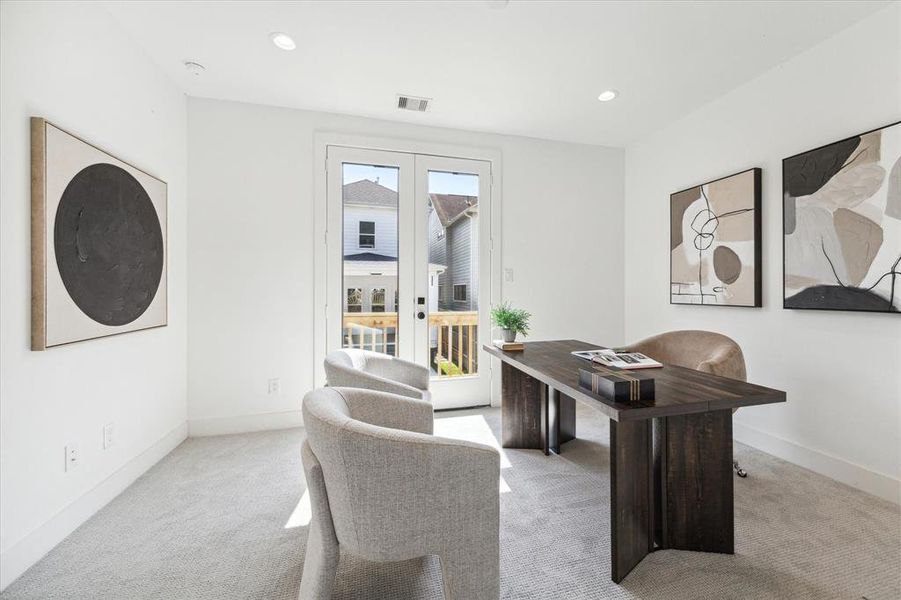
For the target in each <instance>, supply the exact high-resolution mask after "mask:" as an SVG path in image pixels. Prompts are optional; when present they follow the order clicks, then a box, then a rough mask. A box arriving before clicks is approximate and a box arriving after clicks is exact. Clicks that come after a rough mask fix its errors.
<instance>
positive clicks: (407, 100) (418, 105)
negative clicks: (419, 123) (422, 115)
mask: <svg viewBox="0 0 901 600" xmlns="http://www.w3.org/2000/svg"><path fill="white" fill-rule="evenodd" d="M431 103H432V99H431V98H417V97H416V96H405V95H403V94H398V95H397V108H399V109H401V110H412V111H415V112H425V111H426V110H427V109H428V108H429V104H431Z"/></svg>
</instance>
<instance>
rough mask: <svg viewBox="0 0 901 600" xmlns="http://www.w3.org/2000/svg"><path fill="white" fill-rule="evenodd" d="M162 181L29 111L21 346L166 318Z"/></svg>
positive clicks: (130, 327) (62, 341)
mask: <svg viewBox="0 0 901 600" xmlns="http://www.w3.org/2000/svg"><path fill="white" fill-rule="evenodd" d="M166 203H167V188H166V183H165V182H164V181H161V180H160V179H158V178H156V177H154V176H152V175H150V174H148V173H145V172H144V171H142V170H140V169H137V168H135V167H133V166H131V165H129V164H127V163H125V162H123V161H121V160H119V159H117V158H115V157H114V156H112V155H110V154H109V153H107V152H104V151H103V150H100V149H99V148H96V147H95V146H92V145H91V144H88V143H87V142H84V141H82V140H80V139H79V138H77V137H75V136H74V135H71V134H69V133H67V132H66V131H64V130H62V129H60V128H59V127H57V126H55V125H53V124H52V123H49V122H47V121H45V120H44V119H41V118H38V117H34V118H32V119H31V347H32V350H45V349H47V348H51V347H53V346H60V345H63V344H68V343H71V342H79V341H83V340H88V339H93V338H99V337H104V336H108V335H115V334H119V333H127V332H130V331H136V330H139V329H147V328H150V327H160V326H163V325H166V322H167V298H166V296H167V289H166V259H167V253H166V208H167V207H166Z"/></svg>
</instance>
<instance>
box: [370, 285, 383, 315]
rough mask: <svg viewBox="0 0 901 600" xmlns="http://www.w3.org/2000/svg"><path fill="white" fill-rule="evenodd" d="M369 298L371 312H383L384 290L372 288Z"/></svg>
mask: <svg viewBox="0 0 901 600" xmlns="http://www.w3.org/2000/svg"><path fill="white" fill-rule="evenodd" d="M369 297H370V299H371V305H372V309H371V310H372V312H385V288H373V289H372V292H371V294H370V296H369Z"/></svg>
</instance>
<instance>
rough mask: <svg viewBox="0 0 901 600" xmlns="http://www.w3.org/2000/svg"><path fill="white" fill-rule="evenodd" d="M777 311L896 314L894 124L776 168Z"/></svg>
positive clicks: (898, 177)
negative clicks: (780, 272)
mask: <svg viewBox="0 0 901 600" xmlns="http://www.w3.org/2000/svg"><path fill="white" fill-rule="evenodd" d="M782 195H783V204H782V224H783V237H782V240H783V257H784V264H783V307H784V308H801V309H818V310H845V311H866V312H889V313H898V312H899V311H901V266H899V263H901V122H899V123H893V124H892V125H888V126H886V127H881V128H879V129H874V130H873V131H868V132H866V133H862V134H860V135H856V136H854V137H850V138H848V139H844V140H841V141H838V142H834V143H832V144H828V145H826V146H822V147H820V148H816V149H814V150H808V151H807V152H803V153H801V154H796V155H795V156H790V157H788V158H786V159H785V160H783V161H782Z"/></svg>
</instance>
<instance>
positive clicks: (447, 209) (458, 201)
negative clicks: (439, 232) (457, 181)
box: [429, 194, 479, 227]
mask: <svg viewBox="0 0 901 600" xmlns="http://www.w3.org/2000/svg"><path fill="white" fill-rule="evenodd" d="M429 200H431V201H432V206H434V207H435V212H436V213H437V214H438V220H439V221H441V225H443V226H444V227H447V226H448V225H450V224H451V223H453V222H454V221H456V220H457V217H459V216H460V215H461V214H463V213H464V212H465V211H466V210H468V209H470V208H473V207H476V206H478V204H479V197H478V196H461V195H460V194H429Z"/></svg>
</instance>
